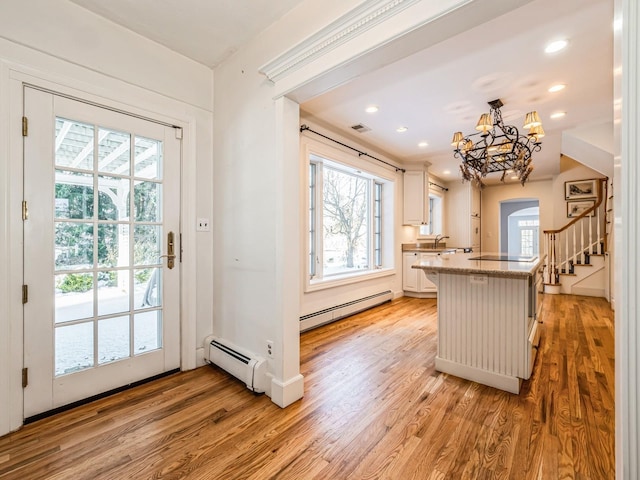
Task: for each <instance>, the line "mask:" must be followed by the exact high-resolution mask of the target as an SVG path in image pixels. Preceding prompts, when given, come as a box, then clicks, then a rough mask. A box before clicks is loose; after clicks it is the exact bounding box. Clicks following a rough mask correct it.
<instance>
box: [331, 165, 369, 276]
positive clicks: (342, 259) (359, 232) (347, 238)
mask: <svg viewBox="0 0 640 480" xmlns="http://www.w3.org/2000/svg"><path fill="white" fill-rule="evenodd" d="M369 183H370V182H369V181H367V180H366V179H365V178H361V177H357V176H354V175H350V174H348V173H344V172H340V171H338V170H334V169H331V168H326V167H325V168H324V175H323V204H324V205H323V212H324V222H323V225H324V268H325V270H327V269H328V270H329V271H331V272H332V273H338V272H340V271H345V270H351V269H354V268H366V267H367V265H368V263H369V252H368V244H367V231H368V217H367V212H368V198H369V192H368V188H369Z"/></svg>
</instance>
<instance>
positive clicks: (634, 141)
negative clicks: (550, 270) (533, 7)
mask: <svg viewBox="0 0 640 480" xmlns="http://www.w3.org/2000/svg"><path fill="white" fill-rule="evenodd" d="M615 3H616V14H617V16H618V18H619V19H620V17H621V20H622V39H621V42H620V43H621V45H620V47H621V48H619V50H621V60H622V85H621V86H622V88H621V93H622V122H621V123H620V131H621V135H620V148H621V156H620V157H619V158H620V163H619V168H617V167H618V165H617V163H618V162H616V165H615V166H614V168H615V170H614V181H616V174H619V178H618V179H617V181H616V184H617V185H619V186H620V188H619V194H618V192H616V193H615V194H614V201H615V200H616V199H617V198H619V199H620V202H619V203H617V202H616V203H615V206H614V212H615V236H614V238H615V240H616V248H615V257H616V266H617V267H618V268H617V269H616V282H615V284H616V294H615V298H616V299H617V302H616V311H615V314H616V315H615V334H616V336H615V338H616V352H615V360H616V361H615V364H616V365H615V368H616V379H615V386H616V397H615V399H616V401H615V410H616V455H615V456H616V478H617V479H624V480H627V479H637V478H639V477H638V475H640V457H639V456H640V435H639V434H640V400H639V398H640V353H639V352H638V346H639V345H640V324H639V323H638V315H639V314H640V303H639V301H638V298H639V295H640V277H639V276H638V270H637V267H638V262H639V261H640V254H639V251H638V246H639V245H640V228H639V227H640V218H639V215H638V213H639V212H640V194H639V192H638V183H639V182H640V168H639V167H638V155H639V152H640V137H638V135H637V133H638V129H639V128H640V88H639V86H638V82H639V81H640V71H639V67H638V64H639V63H640V52H639V51H638V49H637V45H638V42H639V41H640V35H639V33H638V27H639V26H640V8H639V6H638V2H637V1H636V0H617V1H616V2H615ZM620 14H621V15H620ZM614 34H615V35H616V38H617V37H618V36H619V34H618V33H615V32H614ZM614 188H615V187H614Z"/></svg>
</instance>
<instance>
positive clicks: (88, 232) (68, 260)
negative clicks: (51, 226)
mask: <svg viewBox="0 0 640 480" xmlns="http://www.w3.org/2000/svg"><path fill="white" fill-rule="evenodd" d="M55 242H56V244H55V255H54V257H55V265H56V270H76V269H79V268H92V267H93V224H92V223H79V222H56V239H55Z"/></svg>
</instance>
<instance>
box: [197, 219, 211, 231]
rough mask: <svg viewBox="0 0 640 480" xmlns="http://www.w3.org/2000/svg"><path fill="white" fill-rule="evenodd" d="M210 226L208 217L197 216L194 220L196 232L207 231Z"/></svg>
mask: <svg viewBox="0 0 640 480" xmlns="http://www.w3.org/2000/svg"><path fill="white" fill-rule="evenodd" d="M210 230H211V227H210V226H209V219H208V218H198V219H197V220H196V231H198V232H209V231H210Z"/></svg>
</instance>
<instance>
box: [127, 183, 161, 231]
mask: <svg viewBox="0 0 640 480" xmlns="http://www.w3.org/2000/svg"><path fill="white" fill-rule="evenodd" d="M133 189H134V201H135V212H136V221H137V222H160V221H162V218H161V217H162V216H161V215H160V195H161V194H162V185H160V184H159V183H155V182H136V183H135V186H134V187H133Z"/></svg>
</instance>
